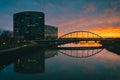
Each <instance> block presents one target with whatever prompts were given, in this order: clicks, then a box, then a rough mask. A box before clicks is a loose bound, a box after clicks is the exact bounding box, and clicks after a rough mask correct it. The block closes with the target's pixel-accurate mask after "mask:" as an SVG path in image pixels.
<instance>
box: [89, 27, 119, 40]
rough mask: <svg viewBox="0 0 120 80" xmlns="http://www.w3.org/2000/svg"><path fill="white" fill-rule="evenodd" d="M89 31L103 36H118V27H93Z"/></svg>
mask: <svg viewBox="0 0 120 80" xmlns="http://www.w3.org/2000/svg"><path fill="white" fill-rule="evenodd" d="M89 31H91V32H94V33H96V34H98V35H100V36H102V37H103V38H120V27H117V28H114V27H104V28H95V29H92V30H89Z"/></svg>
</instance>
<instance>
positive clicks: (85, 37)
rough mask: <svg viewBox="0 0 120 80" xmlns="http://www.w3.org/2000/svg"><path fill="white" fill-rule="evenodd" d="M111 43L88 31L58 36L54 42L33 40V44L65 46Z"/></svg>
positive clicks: (110, 39)
mask: <svg viewBox="0 0 120 80" xmlns="http://www.w3.org/2000/svg"><path fill="white" fill-rule="evenodd" d="M108 40H109V41H112V40H113V39H112V38H102V37H101V36H100V35H98V34H96V33H93V32H89V31H74V32H70V33H67V34H65V35H62V36H60V37H59V38H57V39H54V40H33V41H34V42H37V43H40V44H56V45H61V44H67V43H71V42H80V41H95V42H97V41H108Z"/></svg>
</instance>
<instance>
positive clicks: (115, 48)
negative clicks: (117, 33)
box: [106, 40, 120, 55]
mask: <svg viewBox="0 0 120 80" xmlns="http://www.w3.org/2000/svg"><path fill="white" fill-rule="evenodd" d="M109 44H110V45H109V46H107V47H106V49H107V50H109V51H111V52H114V53H116V54H118V55H120V40H119V41H115V42H113V43H109Z"/></svg>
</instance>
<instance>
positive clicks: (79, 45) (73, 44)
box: [60, 41, 102, 47]
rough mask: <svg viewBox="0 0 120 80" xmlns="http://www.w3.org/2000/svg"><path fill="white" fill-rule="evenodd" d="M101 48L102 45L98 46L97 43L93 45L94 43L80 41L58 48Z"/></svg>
mask: <svg viewBox="0 0 120 80" xmlns="http://www.w3.org/2000/svg"><path fill="white" fill-rule="evenodd" d="M101 46H102V44H100V43H99V42H96V43H95V42H94V41H89V42H85V41H80V42H77V43H69V44H64V45H60V47H101Z"/></svg>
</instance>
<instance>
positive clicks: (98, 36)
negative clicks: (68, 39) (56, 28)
mask: <svg viewBox="0 0 120 80" xmlns="http://www.w3.org/2000/svg"><path fill="white" fill-rule="evenodd" d="M74 33H87V34H92V35H96V36H97V38H102V37H101V36H100V35H98V34H96V33H93V32H90V31H73V32H70V33H67V34H65V35H62V36H60V37H59V38H64V37H65V36H67V35H72V34H74Z"/></svg>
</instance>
